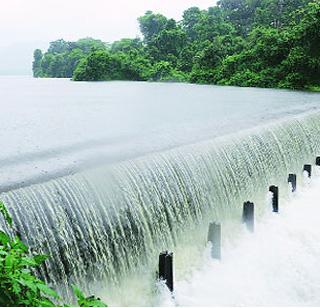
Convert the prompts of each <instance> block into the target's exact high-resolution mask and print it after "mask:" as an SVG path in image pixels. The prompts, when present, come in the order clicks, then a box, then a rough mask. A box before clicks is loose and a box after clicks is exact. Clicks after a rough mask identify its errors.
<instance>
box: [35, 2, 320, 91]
mask: <svg viewBox="0 0 320 308" xmlns="http://www.w3.org/2000/svg"><path fill="white" fill-rule="evenodd" d="M138 21H139V25H140V30H141V33H142V35H143V39H142V40H141V39H139V38H135V39H129V38H125V39H122V40H120V41H116V42H114V43H113V44H105V43H103V42H102V41H100V40H94V39H90V38H87V39H81V40H79V41H77V42H66V41H64V40H58V41H54V42H52V43H51V44H50V47H49V49H48V51H47V52H46V53H44V54H43V53H42V51H41V50H36V51H35V52H34V62H33V73H34V76H35V77H68V78H72V79H73V80H86V81H96V80H154V81H157V80H160V81H170V80H172V81H187V82H193V83H213V84H219V85H236V86H252V87H275V88H291V89H315V88H316V87H319V84H320V1H319V0H314V1H310V0H220V1H218V3H217V6H215V7H211V8H209V9H208V10H200V9H199V8H197V7H192V8H189V9H187V10H186V11H185V12H184V13H183V18H182V20H181V21H179V22H176V21H175V20H173V19H169V18H167V17H165V16H163V15H161V14H155V13H153V12H151V11H148V12H146V13H145V15H144V16H141V17H139V18H138Z"/></svg>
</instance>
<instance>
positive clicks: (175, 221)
mask: <svg viewBox="0 0 320 308" xmlns="http://www.w3.org/2000/svg"><path fill="white" fill-rule="evenodd" d="M15 82H16V83H17V82H18V84H19V83H20V86H21V91H16V92H14V91H13V85H14V84H15ZM0 90H1V91H4V92H3V93H5V95H4V97H6V98H8V102H6V101H5V102H4V108H3V109H4V110H5V111H8V112H11V113H10V114H9V113H7V114H5V115H4V114H3V113H1V114H0V120H2V123H4V121H7V124H8V125H7V127H6V126H4V128H3V129H2V131H1V133H0V140H1V141H2V144H5V145H7V147H4V150H3V152H2V153H1V155H0V163H1V170H0V172H1V176H0V178H1V181H0V187H1V192H2V193H1V194H0V198H1V199H2V200H3V201H4V202H5V203H6V205H7V206H8V208H9V210H10V212H11V213H12V215H13V218H14V222H15V225H16V228H17V229H18V230H19V232H20V233H21V235H22V238H23V239H24V240H25V241H26V242H27V243H28V244H29V245H30V246H31V247H32V248H33V249H34V250H35V251H37V252H38V253H45V254H49V255H50V256H51V258H50V259H49V260H48V261H46V266H44V267H42V268H41V270H40V272H39V275H41V276H42V277H44V278H45V279H46V280H47V281H48V282H49V283H50V284H52V285H54V286H55V287H58V288H59V289H60V291H61V292H63V293H64V296H65V297H68V296H69V294H68V288H67V287H68V286H69V285H70V284H71V283H76V284H78V285H79V286H81V287H82V288H84V289H85V290H86V291H88V292H94V293H95V294H98V295H99V296H101V297H102V298H103V299H105V300H106V301H107V302H108V303H109V304H111V305H157V304H159V303H161V299H160V298H161V292H160V293H159V288H157V286H156V283H155V277H156V269H157V261H158V254H159V252H160V251H162V250H172V251H173V252H174V257H175V277H176V279H177V280H180V281H181V279H183V278H184V277H186V276H188V275H189V274H190V271H191V269H192V268H194V267H197V266H198V265H199V262H201V260H202V256H203V252H204V250H205V247H206V245H207V244H206V235H207V231H208V225H209V222H211V221H214V220H215V221H220V222H222V223H223V225H224V228H225V230H226V232H227V233H228V234H230V235H232V234H233V235H234V236H233V237H236V236H235V235H236V234H237V233H238V231H239V228H241V223H240V221H241V210H242V204H243V201H247V200H252V201H254V202H255V204H256V213H257V216H258V219H259V217H262V214H263V213H264V211H265V204H266V192H267V190H268V186H269V185H271V184H276V185H278V186H279V187H280V191H281V192H282V193H281V198H282V199H286V198H287V197H288V194H287V192H288V189H287V183H286V180H287V175H288V173H297V174H298V181H299V183H300V182H301V181H302V166H303V164H305V163H312V164H314V160H315V157H316V155H317V154H319V153H320V138H319V135H320V113H319V101H320V96H319V95H315V94H307V93H302V92H291V91H276V90H263V89H236V88H229V87H212V86H194V85H183V84H148V83H126V82H123V83H121V82H119V83H118V82H114V83H113V82H111V83H94V84H92V83H72V82H69V81H67V80H59V81H56V80H30V79H20V80H18V81H17V80H16V79H10V78H9V79H5V81H4V82H2V83H1V85H0ZM6 116H7V118H6ZM19 121H20V122H19ZM39 132H41V133H39ZM284 192H285V193H284ZM0 224H1V225H3V221H0ZM231 237H232V236H231Z"/></svg>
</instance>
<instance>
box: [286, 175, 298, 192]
mask: <svg viewBox="0 0 320 308" xmlns="http://www.w3.org/2000/svg"><path fill="white" fill-rule="evenodd" d="M288 183H289V184H291V191H292V192H295V191H296V190H297V175H296V174H293V173H290V174H289V176H288Z"/></svg>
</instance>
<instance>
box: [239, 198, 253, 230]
mask: <svg viewBox="0 0 320 308" xmlns="http://www.w3.org/2000/svg"><path fill="white" fill-rule="evenodd" d="M242 222H243V223H245V224H246V225H247V228H248V230H249V231H251V232H253V231H254V204H253V203H252V202H250V201H247V202H245V203H243V212H242Z"/></svg>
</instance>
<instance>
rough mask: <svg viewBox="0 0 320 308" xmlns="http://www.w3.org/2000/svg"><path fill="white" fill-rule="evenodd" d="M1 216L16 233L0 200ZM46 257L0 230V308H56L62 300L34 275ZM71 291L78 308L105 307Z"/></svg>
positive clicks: (75, 289) (93, 298)
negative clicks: (33, 253) (22, 307)
mask: <svg viewBox="0 0 320 308" xmlns="http://www.w3.org/2000/svg"><path fill="white" fill-rule="evenodd" d="M0 214H2V216H3V218H4V220H5V222H6V223H7V225H8V227H9V228H11V230H12V233H14V234H15V233H16V232H15V230H14V228H13V222H12V218H11V216H10V214H9V212H8V211H7V209H6V207H5V206H4V204H3V203H2V202H1V201H0ZM47 258H48V256H44V255H35V256H33V255H31V253H30V252H29V249H28V247H27V246H26V245H25V244H24V243H23V242H22V241H21V240H20V238H19V236H18V235H14V236H10V235H9V234H8V233H6V232H4V231H2V230H0V307H19V306H24V307H26V306H28V307H29V306H31V307H56V306H57V303H56V302H60V301H61V299H60V297H59V296H58V294H57V293H56V292H55V291H54V290H53V289H51V288H50V287H48V286H47V285H46V284H45V282H43V281H42V280H40V279H39V278H37V277H36V276H35V274H34V270H35V268H36V267H38V266H40V265H41V264H42V263H43V262H44V261H45V260H46V259H47ZM73 291H74V293H75V295H76V297H77V301H78V305H79V306H80V307H106V305H105V304H104V303H103V302H102V301H101V300H100V299H97V298H95V297H94V296H90V297H85V296H84V295H83V293H82V292H81V291H80V290H79V289H78V288H77V287H75V286H73ZM64 306H67V305H64Z"/></svg>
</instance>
